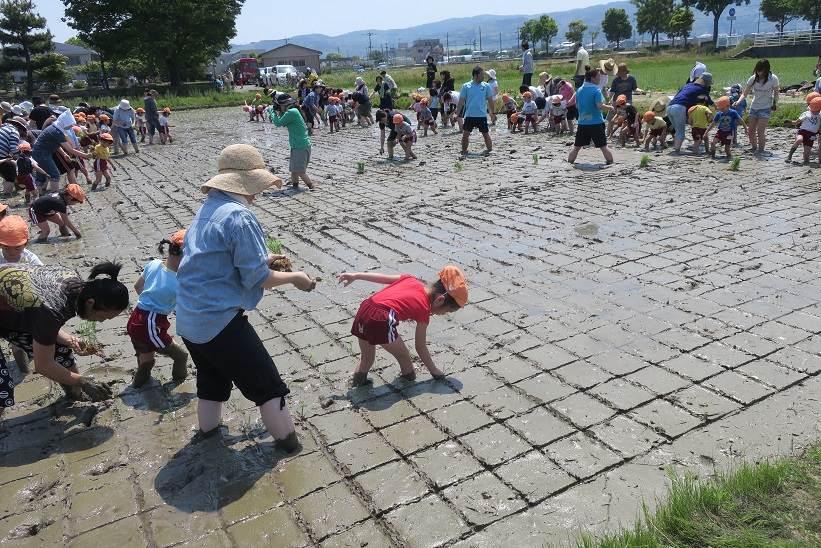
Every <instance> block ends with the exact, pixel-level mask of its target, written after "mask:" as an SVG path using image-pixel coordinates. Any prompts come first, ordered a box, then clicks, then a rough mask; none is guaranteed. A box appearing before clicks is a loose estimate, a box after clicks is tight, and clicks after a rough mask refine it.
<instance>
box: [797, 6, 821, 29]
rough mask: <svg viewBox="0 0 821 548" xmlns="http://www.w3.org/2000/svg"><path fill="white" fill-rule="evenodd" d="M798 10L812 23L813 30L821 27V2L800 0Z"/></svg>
mask: <svg viewBox="0 0 821 548" xmlns="http://www.w3.org/2000/svg"><path fill="white" fill-rule="evenodd" d="M798 12H799V13H800V14H801V17H803V18H804V19H806V20H807V21H809V22H810V25H812V30H816V29H821V2H819V1H818V0H798Z"/></svg>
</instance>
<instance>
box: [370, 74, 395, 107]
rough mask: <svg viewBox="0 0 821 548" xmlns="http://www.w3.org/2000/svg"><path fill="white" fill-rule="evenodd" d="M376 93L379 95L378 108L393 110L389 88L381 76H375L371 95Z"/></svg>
mask: <svg viewBox="0 0 821 548" xmlns="http://www.w3.org/2000/svg"><path fill="white" fill-rule="evenodd" d="M373 95H377V96H378V97H379V108H381V109H382V110H393V95H391V88H390V87H389V86H388V84H386V83H385V81H384V80H383V79H382V77H381V76H377V77H376V89H374V91H373V93H372V94H371V97H372V96H373Z"/></svg>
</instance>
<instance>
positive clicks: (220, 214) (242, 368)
mask: <svg viewBox="0 0 821 548" xmlns="http://www.w3.org/2000/svg"><path fill="white" fill-rule="evenodd" d="M218 167H219V174H218V175H216V176H214V177H212V178H211V179H210V180H208V181H207V182H206V183H205V184H204V185H202V187H201V190H202V192H203V193H205V194H207V195H208V197H207V198H206V199H205V203H203V205H202V207H201V208H200V210H199V211H198V212H197V215H196V216H195V217H194V220H193V221H192V222H191V226H190V227H189V228H188V230H187V231H186V233H185V240H184V247H185V253H184V254H183V258H182V261H181V262H180V266H179V269H178V270H177V280H178V282H179V290H178V294H177V334H179V335H180V337H182V340H183V343H185V346H186V348H187V349H188V353H189V354H190V355H191V359H192V360H193V361H194V365H195V366H196V367H197V397H198V398H199V401H198V403H197V418H198V420H199V426H200V435H201V436H208V435H212V434H214V433H216V432H217V427H218V426H219V422H220V415H221V413H222V402H225V401H228V398H229V397H230V395H231V388H232V386H233V385H236V387H237V388H238V389H239V391H240V392H241V393H242V395H243V396H245V397H246V398H248V399H249V400H251V401H253V402H254V403H255V404H256V405H257V406H258V407H259V410H260V415H261V416H262V422H263V424H265V428H266V429H267V430H268V432H269V433H270V434H271V436H273V438H274V441H275V445H276V446H277V447H278V448H281V449H283V450H285V451H287V452H289V453H290V452H293V451H294V450H296V448H297V447H298V446H299V442H298V441H297V437H296V432H295V431H294V423H293V420H292V419H291V415H290V413H289V412H288V408H287V407H286V406H285V396H286V395H287V394H288V393H289V392H290V390H288V387H287V386H286V385H285V383H284V382H283V381H282V379H281V378H280V376H279V372H278V371H277V368H276V366H275V365H274V362H273V360H272V359H271V356H270V355H269V354H268V351H267V350H266V349H265V347H264V346H263V344H262V341H261V340H260V338H259V336H258V335H257V333H256V331H255V330H254V328H253V327H252V326H251V324H250V323H248V318H247V316H246V315H245V311H246V310H253V309H254V308H256V306H257V304H258V303H259V301H260V300H261V299H262V294H263V290H265V289H271V288H274V287H277V286H281V285H285V284H292V285H294V286H295V287H297V288H299V289H301V290H303V291H311V290H312V289H313V288H314V287H315V286H316V282H314V281H313V280H312V279H311V278H310V277H309V276H308V275H307V274H305V273H304V272H275V271H273V270H271V269H270V265H271V264H272V263H273V261H274V260H276V259H278V258H281V257H277V256H275V255H271V254H270V253H268V250H267V248H266V246H265V236H264V235H263V233H262V228H261V227H260V225H259V221H257V218H256V217H255V216H254V214H253V213H252V212H251V210H250V209H249V208H248V206H249V205H251V204H252V203H253V201H254V198H255V197H256V195H257V194H260V193H261V192H262V191H264V190H265V189H267V188H270V187H271V186H276V187H277V188H280V187H282V180H281V179H280V178H279V177H277V176H276V175H273V174H272V173H271V172H270V171H268V169H267V168H266V166H265V161H264V160H263V159H262V155H261V154H260V153H259V151H258V150H257V149H255V148H254V147H252V146H250V145H231V146H228V147H226V148H224V149H223V150H222V152H220V155H219V161H218Z"/></svg>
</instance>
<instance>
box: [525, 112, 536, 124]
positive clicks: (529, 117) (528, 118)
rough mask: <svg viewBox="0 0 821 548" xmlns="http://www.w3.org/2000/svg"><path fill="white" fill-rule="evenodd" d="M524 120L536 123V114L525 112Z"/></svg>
mask: <svg viewBox="0 0 821 548" xmlns="http://www.w3.org/2000/svg"><path fill="white" fill-rule="evenodd" d="M525 121H526V122H530V123H531V124H535V123H536V115H535V114H525Z"/></svg>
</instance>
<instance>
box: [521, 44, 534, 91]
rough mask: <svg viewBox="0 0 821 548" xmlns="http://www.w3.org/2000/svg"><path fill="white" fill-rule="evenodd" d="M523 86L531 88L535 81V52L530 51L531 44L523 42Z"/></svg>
mask: <svg viewBox="0 0 821 548" xmlns="http://www.w3.org/2000/svg"><path fill="white" fill-rule="evenodd" d="M519 70H520V71H521V72H522V85H523V86H529V85H530V84H531V82H532V80H533V52H531V51H530V44H528V43H527V41H525V42H522V66H520V67H519Z"/></svg>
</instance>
